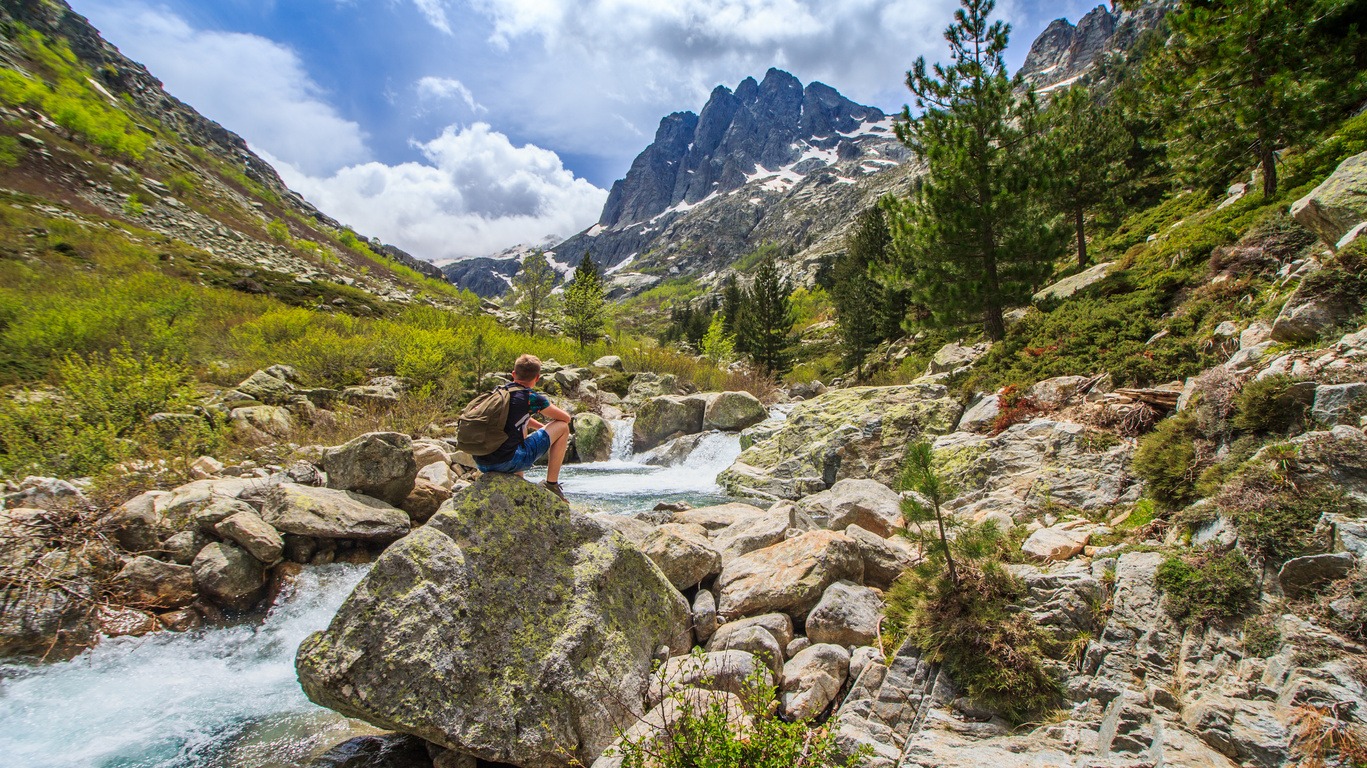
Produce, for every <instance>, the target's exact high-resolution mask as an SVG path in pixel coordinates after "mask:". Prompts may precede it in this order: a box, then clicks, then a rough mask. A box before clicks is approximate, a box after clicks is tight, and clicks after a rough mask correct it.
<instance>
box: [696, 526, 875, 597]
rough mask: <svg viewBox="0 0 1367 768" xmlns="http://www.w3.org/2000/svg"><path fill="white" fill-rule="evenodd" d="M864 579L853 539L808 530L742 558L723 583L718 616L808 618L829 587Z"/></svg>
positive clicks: (726, 571)
mask: <svg viewBox="0 0 1367 768" xmlns="http://www.w3.org/2000/svg"><path fill="white" fill-rule="evenodd" d="M863 578H864V559H863V558H862V557H861V556H860V554H859V547H858V546H857V545H856V544H855V543H854V541H853V540H852V539H850V538H849V537H848V536H845V535H844V534H841V533H837V532H835V531H808V532H807V533H804V534H802V535H800V536H796V537H794V538H791V539H788V540H786V541H783V542H780V543H778V544H775V545H773V546H772V547H765V548H764V549H760V550H756V551H754V552H751V553H749V554H747V555H743V556H741V557H738V558H736V559H734V560H732V561H731V562H729V563H727V564H726V566H725V567H723V568H722V572H721V576H719V577H718V578H717V589H718V590H719V591H720V596H719V597H718V601H717V613H718V614H720V615H721V616H725V617H726V618H728V619H734V618H737V617H741V616H751V615H754V614H758V613H769V612H772V611H781V612H783V613H786V614H788V615H789V616H792V617H794V618H798V619H800V618H803V617H805V616H806V615H807V612H808V611H810V610H811V609H812V606H814V605H816V603H817V601H818V600H820V599H821V594H822V592H824V591H825V590H826V587H828V586H830V585H831V584H833V583H835V582H837V581H840V580H841V579H848V580H850V581H854V582H858V581H861V580H862V579H863Z"/></svg>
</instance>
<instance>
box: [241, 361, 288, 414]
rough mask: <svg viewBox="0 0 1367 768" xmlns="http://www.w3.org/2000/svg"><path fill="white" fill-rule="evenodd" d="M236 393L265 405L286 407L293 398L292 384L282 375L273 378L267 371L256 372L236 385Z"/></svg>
mask: <svg viewBox="0 0 1367 768" xmlns="http://www.w3.org/2000/svg"><path fill="white" fill-rule="evenodd" d="M281 367H282V368H283V366H281ZM237 391H238V392H241V393H242V394H244V395H246V396H248V397H250V398H252V399H253V400H259V401H261V402H263V403H265V404H267V405H287V404H288V403H289V402H290V400H291V399H292V398H293V397H294V385H293V384H291V383H290V382H289V381H288V380H287V379H285V378H284V376H283V375H282V376H275V375H272V374H271V373H269V372H267V371H257V372H256V373H253V374H252V375H251V376H248V377H247V378H246V379H245V380H243V382H242V383H241V384H238V385H237Z"/></svg>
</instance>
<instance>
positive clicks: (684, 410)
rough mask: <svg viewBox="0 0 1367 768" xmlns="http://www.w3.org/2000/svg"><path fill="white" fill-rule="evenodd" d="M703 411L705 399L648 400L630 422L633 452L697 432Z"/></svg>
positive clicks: (672, 397)
mask: <svg viewBox="0 0 1367 768" xmlns="http://www.w3.org/2000/svg"><path fill="white" fill-rule="evenodd" d="M706 408H707V402H706V400H705V399H703V398H699V397H682V396H677V395H665V396H662V397H656V398H654V399H652V400H650V401H648V402H647V403H646V404H645V405H643V406H641V408H640V410H638V411H637V412H636V421H635V422H633V423H632V428H631V432H632V439H633V441H634V443H633V445H634V446H635V448H636V450H637V451H648V450H650V449H651V448H654V447H655V446H657V445H660V444H661V443H663V442H665V440H666V439H668V438H669V437H671V436H676V435H692V434H697V433H698V432H701V431H702V423H703V412H704V411H705V410H706Z"/></svg>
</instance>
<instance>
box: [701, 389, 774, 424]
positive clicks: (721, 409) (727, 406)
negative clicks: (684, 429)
mask: <svg viewBox="0 0 1367 768" xmlns="http://www.w3.org/2000/svg"><path fill="white" fill-rule="evenodd" d="M768 416H769V411H768V410H767V409H765V407H764V403H761V402H760V401H759V398H758V397H755V396H754V395H752V394H750V393H749V392H721V393H718V394H716V395H714V396H712V397H711V398H709V399H708V401H707V407H706V409H705V410H704V411H703V418H702V428H703V429H721V430H725V431H727V432H738V431H740V430H742V429H745V428H746V427H750V426H754V425H755V424H758V423H760V422H761V421H764V420H765V419H766V418H768Z"/></svg>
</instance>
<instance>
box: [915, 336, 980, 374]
mask: <svg viewBox="0 0 1367 768" xmlns="http://www.w3.org/2000/svg"><path fill="white" fill-rule="evenodd" d="M991 348H992V345H991V344H975V345H973V346H971V347H965V346H962V345H960V344H957V343H952V342H951V343H949V344H946V345H944V346H943V347H940V350H939V351H938V352H936V353H935V356H934V357H932V358H930V363H929V364H927V366H926V375H927V376H933V375H935V374H937V373H949V372H950V371H956V370H958V369H960V368H966V367H968V366H970V365H973V364H974V363H976V362H977V361H978V358H980V357H982V356H983V355H985V354H987V351H988V350H989V349H991Z"/></svg>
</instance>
